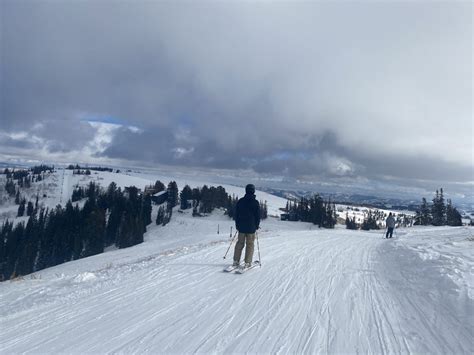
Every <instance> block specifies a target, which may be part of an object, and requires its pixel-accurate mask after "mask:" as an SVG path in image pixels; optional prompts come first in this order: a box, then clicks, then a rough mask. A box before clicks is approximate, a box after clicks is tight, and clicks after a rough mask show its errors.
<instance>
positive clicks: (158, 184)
mask: <svg viewBox="0 0 474 355" xmlns="http://www.w3.org/2000/svg"><path fill="white" fill-rule="evenodd" d="M164 190H166V187H165V184H163V183H162V182H161V181H160V180H156V182H155V186H154V191H155V193H158V192H161V191H164Z"/></svg>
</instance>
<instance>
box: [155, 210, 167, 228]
mask: <svg viewBox="0 0 474 355" xmlns="http://www.w3.org/2000/svg"><path fill="white" fill-rule="evenodd" d="M164 219H165V208H164V207H163V206H160V207H159V208H158V213H157V214H156V224H157V225H161V224H163V222H164Z"/></svg>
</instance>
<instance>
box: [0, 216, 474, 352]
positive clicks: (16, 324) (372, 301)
mask: <svg viewBox="0 0 474 355" xmlns="http://www.w3.org/2000/svg"><path fill="white" fill-rule="evenodd" d="M280 225H281V224H280ZM299 225H300V224H294V226H296V227H294V228H295V230H283V229H275V228H270V230H268V231H266V232H265V231H264V232H262V233H260V246H261V252H262V267H261V268H258V267H257V268H255V269H254V270H252V271H249V272H248V273H246V274H244V275H236V274H228V273H224V272H222V270H223V268H224V267H225V266H226V265H227V264H226V262H224V261H223V260H222V255H223V253H224V252H225V250H226V248H227V246H228V244H227V243H228V242H227V241H226V240H225V239H222V238H220V239H219V240H217V241H212V242H208V243H201V244H199V245H197V246H196V247H194V248H193V247H191V248H187V247H186V248H184V247H183V248H180V249H176V250H174V251H173V252H168V253H163V252H160V253H155V254H153V253H150V255H149V256H148V257H142V258H137V259H136V260H135V261H128V262H123V263H116V264H114V265H110V266H109V267H104V268H101V269H95V270H91V271H88V272H83V273H79V274H76V275H63V276H61V277H56V278H48V279H44V280H43V279H38V280H34V279H33V280H23V281H11V282H5V283H2V284H0V290H1V293H2V297H1V300H0V312H1V313H0V315H1V317H2V321H1V328H2V332H1V335H0V344H1V345H0V353H2V354H10V353H145V352H150V353H277V354H279V353H283V354H287V353H298V354H300V353H304V354H314V353H376V354H380V353H440V354H448V353H449V354H464V353H466V354H467V353H473V350H474V346H473V340H472V339H473V338H472V335H473V334H472V333H473V325H474V324H473V323H474V322H473V314H474V307H473V299H472V297H470V296H469V292H468V290H469V287H471V288H472V284H470V280H469V279H468V281H467V283H468V284H467V286H466V287H464V286H463V283H462V282H457V283H456V282H455V281H459V279H456V278H453V277H452V276H451V275H450V274H453V270H452V269H451V268H448V269H446V267H447V266H449V264H446V260H448V259H449V258H448V257H443V256H442V253H441V252H439V251H438V253H439V257H438V258H435V257H432V258H431V259H429V258H424V257H423V255H424V254H423V253H422V251H423V252H429V251H430V249H429V248H427V247H426V245H427V244H426V243H425V244H423V240H425V239H429V238H431V239H433V238H436V236H437V235H438V234H439V233H440V231H441V232H442V231H445V232H446V235H449V233H451V234H453V230H454V231H455V232H454V234H455V235H457V236H458V238H457V239H456V240H458V243H460V241H462V240H464V239H463V238H460V237H459V236H463V235H465V234H466V233H467V232H466V231H465V230H463V229H447V228H444V229H442V228H441V229H416V228H414V229H406V230H405V231H403V232H401V231H398V234H400V235H399V238H396V239H394V240H385V239H382V238H381V237H380V232H360V231H359V232H353V231H346V230H342V229H336V230H312V231H308V230H301V229H300V230H298V228H301V227H298V226H299ZM471 233H472V232H471ZM466 236H467V235H466ZM425 242H426V240H425ZM467 243H472V242H467ZM423 245H425V248H424V249H423V248H422V246H423ZM430 245H433V243H431V244H430ZM468 245H469V246H470V244H467V246H468ZM435 246H436V245H435ZM435 246H433V247H432V249H433V250H434V249H436V248H435ZM471 248H472V247H471ZM421 249H423V250H422V251H421ZM127 250H128V251H129V252H130V253H131V252H132V251H133V248H130V249H127ZM433 250H432V251H431V254H430V255H432V254H433V253H434V252H433ZM231 254H232V250H231V252H230V255H231ZM255 255H257V251H256V254H255ZM467 255H468V257H469V258H468V259H467V260H464V261H463V262H467V263H471V265H472V261H473V259H472V252H471V253H469V254H467ZM229 259H231V257H230V258H229ZM229 259H228V260H229ZM460 259H462V258H460ZM448 261H450V262H461V261H460V260H457V261H456V260H454V261H453V260H452V258H451V259H449V260H448ZM57 268H59V269H61V266H58V267H57ZM454 269H456V268H454ZM454 275H458V273H457V272H456V271H454ZM461 279H462V280H465V279H463V278H461ZM471 280H472V279H471Z"/></svg>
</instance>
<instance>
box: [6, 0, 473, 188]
mask: <svg viewBox="0 0 474 355" xmlns="http://www.w3.org/2000/svg"><path fill="white" fill-rule="evenodd" d="M0 7H1V15H0V16H1V22H0V23H1V25H0V26H1V48H0V49H1V64H0V65H1V67H0V70H1V87H0V90H1V92H0V94H1V97H0V99H1V111H0V115H1V120H0V133H1V135H0V146H1V147H3V148H2V149H3V150H9V151H14V152H15V154H19V155H21V146H22V144H23V143H24V148H25V152H27V151H28V150H27V149H31V148H32V147H31V145H32V144H33V143H31V141H29V140H28V139H25V138H24V137H23V138H21V139H19V138H15V135H14V134H15V133H17V132H27V134H28V135H30V136H32V137H36V138H37V140H36V143H35V144H36V146H37V147H38V146H41V148H42V149H45V150H46V151H51V152H66V153H67V152H68V151H77V150H80V149H81V147H83V146H84V145H87V144H88V143H89V142H90V141H91V140H92V139H93V138H94V135H95V134H96V130H95V129H94V128H93V127H91V126H90V125H88V124H87V122H85V121H84V120H85V119H87V117H114V118H116V119H117V120H120V122H123V123H124V124H125V125H124V127H122V128H119V129H116V130H115V133H114V135H113V139H112V141H111V142H110V144H108V147H107V148H106V149H104V150H103V151H101V152H100V153H96V157H107V158H116V159H119V160H131V161H141V162H146V163H153V162H155V163H160V164H168V165H184V166H199V167H209V168H226V169H249V168H250V169H253V170H254V171H256V172H258V173H261V174H273V175H281V176H292V177H305V178H307V179H312V178H314V179H333V180H334V181H337V179H351V178H354V179H355V178H358V177H364V178H367V179H369V180H370V179H382V180H390V179H394V180H397V181H402V182H403V183H406V184H410V183H411V184H417V183H419V181H425V180H427V181H432V182H433V184H434V185H436V184H438V183H439V184H441V183H448V182H449V183H464V184H465V183H467V182H472V181H473V180H474V178H473V170H472V166H473V156H472V154H473V144H472V136H473V127H472V64H471V63H472V11H471V6H470V4H469V3H467V2H464V3H463V2H454V3H439V2H436V3H435V2H433V3H431V2H422V3H407V2H400V3H397V2H384V3H375V2H366V3H364V2H357V3H349V2H336V3H321V2H318V3H293V4H290V3H244V2H234V3H227V2H200V3H199V4H198V3H194V2H161V1H160V2H109V1H101V2H93V1H84V2H59V1H34V2H33V1H2V2H1V5H0ZM125 126H134V127H138V129H134V130H131V129H129V128H126V127H125ZM33 145H34V144H33ZM91 159H94V157H91ZM462 186H467V188H462V189H460V190H459V191H461V190H463V191H468V190H469V189H471V188H472V185H469V184H468V185H462Z"/></svg>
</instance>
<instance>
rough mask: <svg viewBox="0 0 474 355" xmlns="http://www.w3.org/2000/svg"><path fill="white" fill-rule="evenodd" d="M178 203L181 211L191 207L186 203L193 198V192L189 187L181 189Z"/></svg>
mask: <svg viewBox="0 0 474 355" xmlns="http://www.w3.org/2000/svg"><path fill="white" fill-rule="evenodd" d="M179 198H180V201H181V206H180V207H181V209H182V210H186V209H188V208H189V207H191V206H190V205H189V203H188V201H189V200H192V198H193V191H192V190H191V187H189V185H185V186H184V187H183V189H182V190H181V193H180V196H179Z"/></svg>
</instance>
